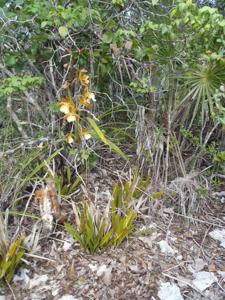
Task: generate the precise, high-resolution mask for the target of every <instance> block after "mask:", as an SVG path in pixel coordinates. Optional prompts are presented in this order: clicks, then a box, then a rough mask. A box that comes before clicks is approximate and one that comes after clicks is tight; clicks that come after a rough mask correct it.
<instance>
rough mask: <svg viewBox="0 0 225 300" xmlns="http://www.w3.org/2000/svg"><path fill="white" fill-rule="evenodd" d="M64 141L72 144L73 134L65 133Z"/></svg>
mask: <svg viewBox="0 0 225 300" xmlns="http://www.w3.org/2000/svg"><path fill="white" fill-rule="evenodd" d="M65 141H66V142H67V143H68V144H72V143H73V142H74V138H73V134H72V133H71V132H69V133H67V134H66V135H65Z"/></svg>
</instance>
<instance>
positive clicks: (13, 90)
mask: <svg viewBox="0 0 225 300" xmlns="http://www.w3.org/2000/svg"><path fill="white" fill-rule="evenodd" d="M42 83H43V78H41V77H32V76H23V77H20V76H12V77H10V78H7V79H5V80H3V82H2V83H1V85H0V97H1V96H9V95H12V94H19V93H23V92H26V91H27V90H29V89H33V88H34V86H36V87H39V86H41V84H42Z"/></svg>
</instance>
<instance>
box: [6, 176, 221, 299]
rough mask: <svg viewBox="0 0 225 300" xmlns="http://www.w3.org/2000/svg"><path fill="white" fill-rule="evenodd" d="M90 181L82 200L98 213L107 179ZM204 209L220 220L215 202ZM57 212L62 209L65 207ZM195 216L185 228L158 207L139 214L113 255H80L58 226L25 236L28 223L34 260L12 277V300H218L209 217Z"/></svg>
mask: <svg viewBox="0 0 225 300" xmlns="http://www.w3.org/2000/svg"><path fill="white" fill-rule="evenodd" d="M105 173H106V171H105ZM92 177H93V178H90V179H89V187H88V190H89V192H88V196H89V197H90V198H92V199H95V200H96V199H97V200H96V201H97V202H98V205H99V206H100V207H101V206H102V207H105V205H106V204H107V201H108V198H109V194H110V192H109V191H110V190H111V187H112V182H113V180H112V178H111V179H109V178H110V175H109V174H108V176H106V175H105V174H104V176H103V174H102V173H100V172H99V173H98V172H96V173H93V174H92ZM96 191H97V192H96ZM104 191H107V192H106V193H104ZM96 194H97V196H96ZM62 205H63V204H62ZM210 205H211V207H210V209H211V210H213V209H214V210H215V215H216V214H218V216H220V218H218V219H219V220H222V218H221V207H220V208H218V203H217V207H213V203H212V204H210ZM64 206H65V207H64V209H65V210H67V211H68V209H69V207H71V205H67V206H66V204H64ZM205 214H206V212H205ZM71 215H73V213H72V209H71ZM214 217H215V216H214ZM197 218H199V219H200V220H201V221H202V222H196V223H193V224H191V225H190V226H187V225H185V223H184V222H183V219H182V218H181V217H179V216H178V215H177V216H176V215H175V214H174V211H173V209H170V208H169V207H165V208H164V207H163V204H161V209H160V217H158V215H157V213H155V214H153V215H152V216H151V218H150V217H149V216H145V215H143V219H142V220H140V225H139V222H138V223H137V229H136V232H134V234H133V235H132V236H131V237H130V239H128V240H126V241H125V242H124V243H123V244H122V245H121V246H120V247H119V248H118V249H110V250H107V251H106V252H104V253H102V254H100V253H99V254H95V255H90V254H88V253H85V252H84V251H83V250H82V249H81V248H80V247H79V245H78V244H76V243H75V242H74V241H73V240H72V239H71V237H70V236H69V235H68V233H67V232H66V231H62V229H61V228H60V230H59V231H57V227H55V228H54V230H53V231H52V232H50V233H48V234H47V236H46V232H45V231H44V232H39V231H38V229H37V228H36V229H35V230H33V226H34V224H30V232H31V237H30V244H32V243H31V241H33V243H34V244H35V247H34V250H35V254H36V255H37V257H40V258H39V259H38V258H37V259H35V258H34V259H33V260H32V261H31V263H30V264H29V265H27V266H26V265H25V267H23V269H20V270H19V271H18V272H17V274H16V275H15V276H14V279H13V281H12V283H11V289H12V290H13V291H14V292H15V291H16V299H18V300H20V299H21V300H22V299H23V300H30V299H40V300H41V299H56V300H74V299H75V300H78V299H79V300H80V299H150V300H155V299H160V300H164V299H165V300H182V299H186V298H187V297H188V298H189V299H196V300H198V299H217V300H222V299H224V298H225V292H224V291H225V275H224V274H225V253H224V249H223V247H221V245H218V244H217V241H216V240H214V239H213V238H212V234H210V233H211V232H212V230H211V231H210V233H209V225H208V224H207V223H204V220H205V219H206V218H207V221H208V222H211V223H214V219H212V220H210V219H209V218H210V215H204V216H196V219H197ZM218 219H217V220H218ZM171 220H172V221H171ZM143 223H144V224H145V225H144V227H143ZM216 225H221V226H222V223H218V222H217V224H215V228H218V226H216ZM32 230H33V231H32ZM32 232H33V233H32ZM37 233H38V237H39V243H38V247H37V239H36V238H35V236H36V234H37ZM206 233H207V234H206ZM30 248H31V249H32V245H30ZM41 257H42V258H45V259H41ZM212 266H213V268H212ZM210 269H211V270H212V271H211V272H209V270H210ZM5 296H6V297H7V300H8V299H12V296H11V291H10V290H8V289H6V290H5ZM157 297H158V298H157Z"/></svg>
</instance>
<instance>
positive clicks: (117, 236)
mask: <svg viewBox="0 0 225 300" xmlns="http://www.w3.org/2000/svg"><path fill="white" fill-rule="evenodd" d="M119 191H121V189H120V188H119V187H118V185H116V186H115V188H114V192H113V199H112V200H111V201H109V203H108V205H107V207H106V208H105V210H104V212H102V211H101V210H100V209H99V208H98V207H96V205H94V204H93V203H88V202H87V201H84V202H83V203H82V206H81V207H78V206H77V205H75V204H73V210H74V214H75V223H76V226H73V225H70V224H68V223H65V228H66V229H67V231H68V232H69V233H70V234H71V235H72V236H73V238H74V240H75V241H77V242H78V243H79V244H80V245H81V246H82V247H83V248H84V249H86V250H88V251H89V252H90V253H96V252H98V251H104V250H105V249H106V248H110V247H118V246H119V245H120V244H121V243H122V242H123V240H124V239H125V238H126V237H128V236H129V235H130V233H131V232H132V231H133V230H134V221H135V219H136V217H137V214H136V211H135V210H134V209H132V208H127V206H126V207H124V206H123V203H124V200H125V198H124V195H123V193H120V192H119ZM126 200H127V199H126Z"/></svg>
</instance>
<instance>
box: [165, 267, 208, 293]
mask: <svg viewBox="0 0 225 300" xmlns="http://www.w3.org/2000/svg"><path fill="white" fill-rule="evenodd" d="M162 275H164V276H165V277H168V278H170V279H173V280H176V281H180V282H182V283H184V284H186V285H188V286H189V287H191V288H192V289H193V290H195V291H196V292H198V293H199V294H200V295H202V296H204V297H205V295H204V294H203V293H202V292H201V291H200V290H199V289H197V288H196V287H195V286H194V285H192V284H191V283H189V282H188V281H185V280H183V279H180V278H177V277H175V276H172V275H170V274H166V273H162ZM204 299H206V298H204Z"/></svg>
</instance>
